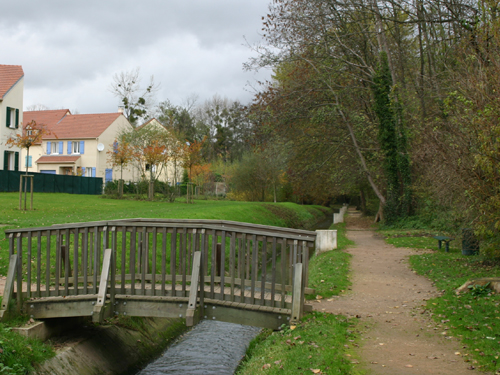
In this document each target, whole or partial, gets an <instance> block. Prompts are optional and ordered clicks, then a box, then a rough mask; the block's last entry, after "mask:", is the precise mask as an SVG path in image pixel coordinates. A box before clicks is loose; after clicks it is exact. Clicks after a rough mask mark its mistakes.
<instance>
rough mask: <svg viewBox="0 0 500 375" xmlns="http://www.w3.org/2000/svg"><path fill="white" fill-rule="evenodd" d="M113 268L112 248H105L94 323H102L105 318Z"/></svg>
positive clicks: (93, 317)
mask: <svg viewBox="0 0 500 375" xmlns="http://www.w3.org/2000/svg"><path fill="white" fill-rule="evenodd" d="M110 269H111V249H106V250H104V258H103V261H102V270H101V280H100V282H99V292H98V293H97V302H96V304H95V306H94V311H93V314H92V321H93V322H94V323H102V321H103V320H104V303H105V301H106V293H107V290H108V280H109V274H110Z"/></svg>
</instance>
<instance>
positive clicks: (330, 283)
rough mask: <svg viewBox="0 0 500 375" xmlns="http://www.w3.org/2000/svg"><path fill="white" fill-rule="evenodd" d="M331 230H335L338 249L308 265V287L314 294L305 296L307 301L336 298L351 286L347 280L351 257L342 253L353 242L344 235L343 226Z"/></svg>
mask: <svg viewBox="0 0 500 375" xmlns="http://www.w3.org/2000/svg"><path fill="white" fill-rule="evenodd" d="M331 229H337V238H338V241H337V246H338V249H336V250H332V251H327V252H324V253H322V254H319V255H318V256H314V257H313V258H312V259H311V262H310V263H309V285H308V286H309V287H310V288H313V289H315V291H316V293H315V294H311V295H307V296H306V298H307V299H315V298H316V296H317V295H319V296H321V297H323V298H330V297H332V296H338V295H339V294H340V293H342V292H344V291H345V290H347V288H348V287H349V286H350V285H351V282H350V280H349V278H348V273H349V262H350V259H351V255H350V254H347V253H345V252H344V251H342V249H345V248H346V247H347V246H349V245H353V242H352V241H350V240H349V239H347V237H346V235H345V231H346V229H345V224H344V223H342V224H336V225H333V226H332V227H331Z"/></svg>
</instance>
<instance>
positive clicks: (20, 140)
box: [5, 120, 57, 149]
mask: <svg viewBox="0 0 500 375" xmlns="http://www.w3.org/2000/svg"><path fill="white" fill-rule="evenodd" d="M49 134H52V132H51V131H50V130H48V129H47V128H46V127H45V125H44V124H37V123H36V121H35V120H32V121H30V122H28V123H27V124H25V125H23V129H22V132H21V133H17V134H15V135H14V136H13V137H10V138H9V139H7V142H6V143H5V144H6V145H7V146H9V147H19V148H27V149H29V148H30V147H31V146H33V145H34V144H38V143H41V142H42V139H43V136H45V135H49ZM53 135H54V136H55V137H56V138H57V135H55V134H53Z"/></svg>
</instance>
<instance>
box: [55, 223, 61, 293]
mask: <svg viewBox="0 0 500 375" xmlns="http://www.w3.org/2000/svg"><path fill="white" fill-rule="evenodd" d="M61 246H62V244H61V231H60V230H59V229H58V230H56V272H55V275H56V280H59V279H60V275H61V268H62V265H61ZM59 285H60V283H56V286H55V289H56V295H59Z"/></svg>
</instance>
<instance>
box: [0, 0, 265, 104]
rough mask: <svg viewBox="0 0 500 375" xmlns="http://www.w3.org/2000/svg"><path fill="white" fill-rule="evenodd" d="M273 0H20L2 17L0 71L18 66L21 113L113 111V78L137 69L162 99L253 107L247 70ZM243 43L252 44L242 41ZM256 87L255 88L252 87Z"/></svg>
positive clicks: (256, 77) (5, 9) (259, 77)
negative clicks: (220, 100) (31, 109)
mask: <svg viewBox="0 0 500 375" xmlns="http://www.w3.org/2000/svg"><path fill="white" fill-rule="evenodd" d="M269 2H270V0H142V1H139V0H133V1H132V0H119V1H118V0H85V1H73V0H43V1H39V0H15V1H9V2H4V3H3V4H2V7H1V12H0V64H10V65H22V67H23V70H24V107H25V108H26V107H28V106H30V105H34V104H43V105H45V106H47V107H49V108H50V109H60V108H69V109H70V110H72V111H75V110H77V111H78V112H79V113H104V112H114V111H116V110H117V108H118V105H119V104H120V103H119V100H118V99H117V98H116V97H114V96H113V94H112V93H111V92H110V91H109V86H110V84H111V82H112V80H113V75H114V74H116V73H119V72H122V71H130V70H132V69H135V68H137V67H140V72H141V77H142V82H143V84H144V86H146V85H147V83H148V81H149V77H150V76H151V75H154V80H155V82H157V83H161V87H160V90H159V92H158V93H157V99H158V100H159V101H162V100H165V99H169V100H170V101H171V102H172V103H174V104H178V105H179V104H182V103H183V101H184V100H185V99H186V98H187V97H188V96H190V95H192V94H197V95H198V97H199V99H198V102H199V103H202V102H203V101H205V100H206V99H209V98H211V97H213V95H214V94H218V95H219V96H221V97H227V98H229V99H231V100H239V101H240V102H242V103H243V104H246V103H248V102H249V101H250V100H251V98H252V96H253V94H252V87H251V86H255V85H254V83H255V81H256V80H262V79H267V78H268V77H269V75H270V72H269V71H265V70H263V71H259V72H258V73H255V72H248V71H245V70H244V69H243V63H244V62H246V61H247V60H248V58H249V57H250V56H252V55H253V52H252V51H251V49H250V48H248V47H247V46H246V43H247V41H248V42H249V43H250V44H253V43H256V42H258V41H259V40H260V35H259V34H260V33H261V27H262V20H261V17H262V16H263V15H265V14H266V11H267V6H268V4H269ZM245 39H246V40H245ZM249 84H250V86H249Z"/></svg>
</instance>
